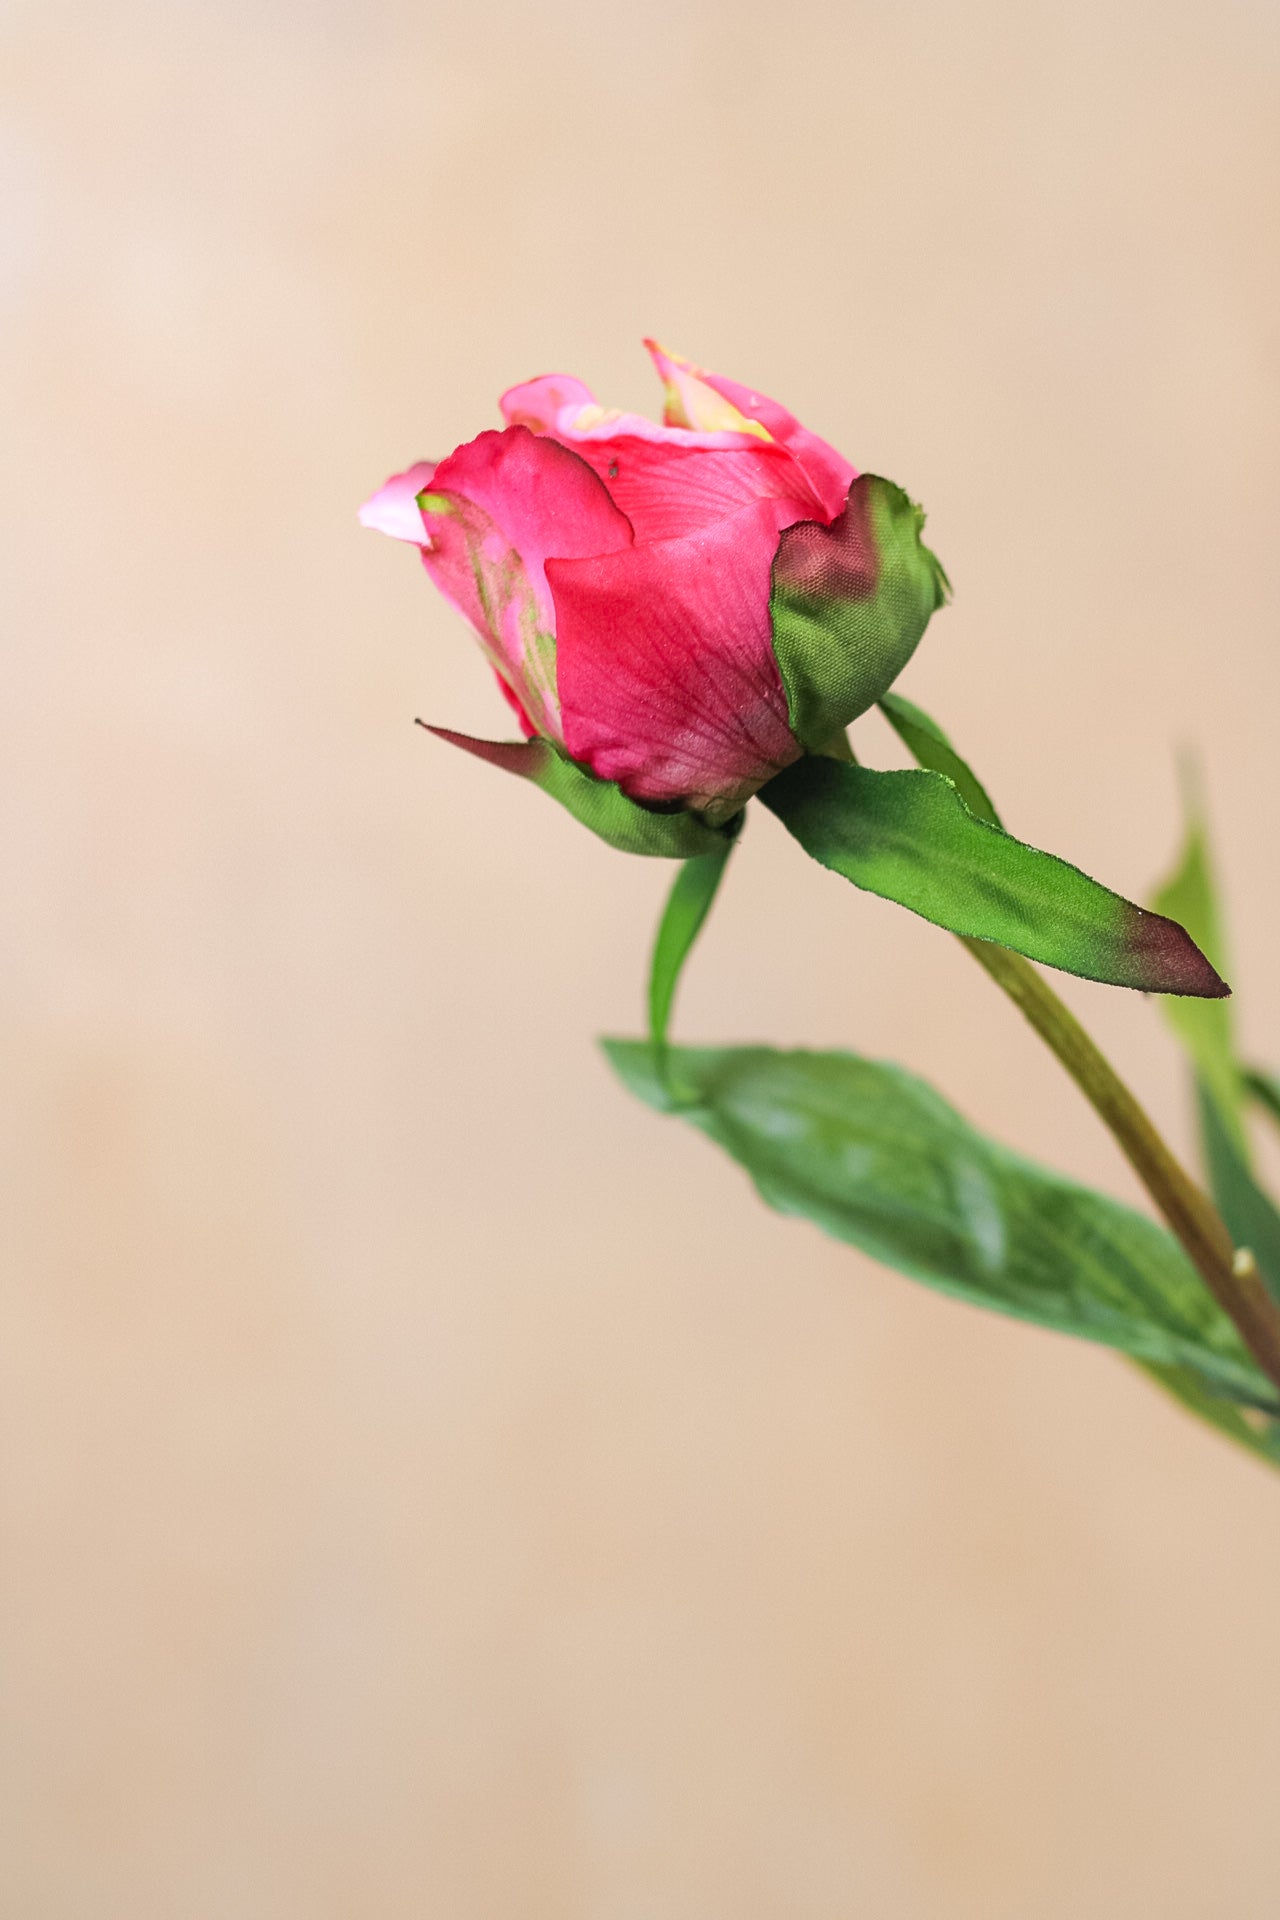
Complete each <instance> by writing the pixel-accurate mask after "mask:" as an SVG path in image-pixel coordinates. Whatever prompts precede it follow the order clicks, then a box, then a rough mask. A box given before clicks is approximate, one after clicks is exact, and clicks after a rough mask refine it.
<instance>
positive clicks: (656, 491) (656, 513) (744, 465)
mask: <svg viewBox="0 0 1280 1920" xmlns="http://www.w3.org/2000/svg"><path fill="white" fill-rule="evenodd" d="M705 437H706V436H694V435H687V436H685V438H686V439H693V438H705ZM736 437H737V436H735V438H736ZM557 438H559V439H561V440H562V442H563V444H564V445H566V446H572V447H573V449H574V451H575V452H576V453H578V454H579V455H580V456H581V457H582V459H584V460H585V461H586V462H587V464H588V465H589V466H590V467H591V468H592V469H593V470H594V471H595V472H596V473H597V474H599V476H600V478H601V480H603V481H604V484H605V485H606V486H607V487H608V489H609V492H610V494H611V495H612V497H613V499H614V501H615V503H616V504H617V505H618V506H619V507H620V508H621V510H622V512H623V513H625V514H626V516H627V518H628V520H630V522H631V524H632V526H633V527H634V528H635V535H636V539H637V541H642V542H647V541H651V540H672V539H677V538H678V537H679V536H680V535H681V534H685V533H693V532H695V531H696V530H697V529H698V528H699V527H709V526H711V525H712V524H713V523H714V522H715V521H717V520H723V519H725V518H726V517H727V516H728V515H729V514H732V513H736V512H737V511H738V510H739V508H741V507H745V506H749V505H750V503H751V502H752V501H753V500H789V501H792V502H794V503H795V506H796V511H797V515H798V517H799V518H801V519H806V520H811V519H815V518H817V519H822V520H825V519H826V518H827V515H826V513H825V511H824V508H823V504H822V502H821V501H820V500H819V499H818V497H817V495H816V494H815V493H814V491H813V489H812V488H811V487H810V485H809V483H808V481H807V479H806V478H805V475H804V473H803V471H802V470H801V468H800V467H799V466H798V465H797V463H796V461H795V460H794V459H793V458H792V457H791V455H790V454H789V453H788V452H787V450H786V448H785V447H775V446H768V445H765V444H764V443H763V442H753V443H751V444H749V445H746V446H735V447H707V446H688V445H682V444H680V443H679V442H676V441H675V439H674V436H672V437H671V438H669V439H668V438H666V437H665V436H664V437H663V438H662V439H658V438H656V437H653V438H650V437H649V436H647V435H646V436H644V437H643V438H642V437H641V436H640V435H639V434H635V433H625V434H622V433H615V434H613V435H611V436H610V437H609V438H607V439H606V438H604V437H603V436H600V437H596V436H594V435H582V436H578V435H574V436H572V437H571V436H569V435H566V434H558V435H557Z"/></svg>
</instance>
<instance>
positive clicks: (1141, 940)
mask: <svg viewBox="0 0 1280 1920" xmlns="http://www.w3.org/2000/svg"><path fill="white" fill-rule="evenodd" d="M760 799H761V800H763V802H764V803H765V805H766V806H767V807H769V808H771V809H772V811H773V812H774V813H776V814H777V815H778V818H779V819H780V820H781V821H782V823H783V825H784V826H785V827H786V828H787V830H788V832H790V833H792V834H793V835H794V836H795V838H796V839H797V840H798V841H799V842H800V844H801V846H802V847H803V848H804V849H805V852H806V853H808V854H810V855H811V856H812V857H813V859H815V860H817V861H819V862H820V863H821V864H822V865H823V866H825V867H830V868H831V869H832V870H833V871H834V872H836V873H839V874H842V875H843V876H844V878H845V879H846V880H851V881H852V882H853V883H854V885H855V886H858V887H863V888H865V889H866V891H867V892H869V893H878V894H881V895H883V896H884V898H886V899H889V900H896V901H897V902H898V903H899V905H900V906H904V907H909V908H910V909H911V911H912V912H913V913H918V914H921V915H922V916H923V918H924V919H926V920H932V921H934V922H935V924H936V925H938V926H942V927H947V928H949V929H950V931H951V932H952V933H960V934H966V935H968V936H969V937H971V938H973V939H978V940H991V941H994V942H995V943H996V944H997V945H998V946H1002V947H1012V948H1013V949H1014V951H1015V952H1017V953H1023V954H1026V955H1027V957H1028V958H1029V959H1031V960H1041V961H1043V962H1044V963H1045V964H1046V965H1047V966H1051V967H1061V968H1062V969H1063V970H1064V971H1065V972H1067V973H1078V974H1082V975H1083V976H1084V977H1085V978H1086V979H1088V980H1105V981H1109V982H1110V983H1111V984H1112V985H1114V986H1121V987H1139V988H1142V989H1144V990H1145V991H1147V992H1156V993H1191V994H1209V995H1217V994H1224V993H1226V992H1227V991H1228V989H1227V987H1226V986H1225V985H1224V983H1223V982H1222V981H1221V980H1220V979H1219V978H1218V975H1217V974H1216V973H1215V972H1214V970H1213V968H1212V967H1211V966H1210V965H1209V963H1208V961H1207V960H1206V959H1205V957H1204V955H1203V954H1202V953H1201V952H1200V950H1199V949H1198V947H1197V946H1196V945H1195V943H1194V941H1192V940H1191V939H1190V937H1189V936H1188V935H1187V934H1186V933H1185V932H1184V931H1183V929H1182V928H1181V927H1180V926H1178V925H1176V924H1175V923H1174V922H1173V921H1172V920H1166V919H1164V918H1162V917H1161V916H1160V915H1159V914H1155V913H1148V912H1146V911H1145V910H1144V909H1143V908H1142V907H1136V906H1134V905H1133V904H1132V903H1131V902H1130V901H1128V900H1123V899H1121V897H1120V895H1119V894H1116V893H1112V892H1111V891H1110V889H1109V888H1107V887H1103V886H1099V884H1098V882H1097V881H1096V880H1090V879H1089V877H1088V875H1087V874H1083V873H1081V872H1080V870H1079V868H1078V867H1072V866H1069V865H1068V864H1067V862H1066V861H1065V860H1059V859H1057V858H1056V857H1055V856H1054V855H1053V854H1049V853H1040V852H1038V851H1037V850H1036V848H1034V847H1028V846H1025V845H1024V844H1023V842H1022V841H1021V840H1015V839H1014V838H1013V837H1012V835H1011V834H1007V833H1003V832H1002V831H1001V830H1000V828H999V827H997V826H993V825H992V824H991V823H990V822H989V821H987V820H983V819H980V818H979V817H978V816H977V815H976V814H975V813H973V812H972V811H971V810H970V808H969V807H967V806H966V805H965V803H964V800H963V799H962V797H961V795H960V791H959V789H958V787H957V785H956V783H955V781H954V780H952V779H950V778H948V777H947V776H946V775H945V774H942V773H935V772H930V771H921V772H914V771H910V772H903V773H877V772H874V771H873V770H872V769H871V768H869V767H862V766H856V765H842V764H841V763H840V762H838V761H836V760H831V759H826V758H823V757H821V756H817V755H806V757H805V758H804V759H802V760H798V761H796V762H795V764H794V765H793V766H790V767H788V768H787V769H786V770H785V771H784V772H782V773H780V774H778V775H777V776H776V777H775V778H774V779H773V780H771V781H770V782H769V783H768V785H767V786H765V787H763V788H762V789H761V791H760Z"/></svg>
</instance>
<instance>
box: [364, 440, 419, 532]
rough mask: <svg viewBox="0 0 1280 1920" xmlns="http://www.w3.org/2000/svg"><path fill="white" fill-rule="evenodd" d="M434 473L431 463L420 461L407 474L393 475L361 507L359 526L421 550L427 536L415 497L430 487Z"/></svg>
mask: <svg viewBox="0 0 1280 1920" xmlns="http://www.w3.org/2000/svg"><path fill="white" fill-rule="evenodd" d="M435 470H436V469H435V463H434V462H433V461H431V460H419V461H418V463H417V465H416V466H413V467H410V468H408V469H407V471H406V472H404V473H397V474H393V475H392V477H391V479H390V480H388V481H387V484H386V486H385V487H379V489H378V491H377V493H375V494H374V495H373V496H372V498H371V499H368V500H366V501H365V503H364V505H363V506H362V507H361V509H360V512H359V515H358V518H359V521H360V524H361V526H362V527H373V528H374V529H375V530H376V531H377V532H378V533H389V534H390V535H391V538H392V539H393V540H412V541H413V543H414V545H415V546H419V547H420V546H421V545H422V543H423V540H424V539H425V538H426V535H425V534H424V532H423V528H422V515H421V513H420V512H419V510H418V498H417V496H418V495H419V494H420V493H421V492H422V490H423V488H424V487H428V486H430V484H431V476H432V475H433V474H434V472H435Z"/></svg>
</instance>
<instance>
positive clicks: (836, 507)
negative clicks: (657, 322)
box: [644, 340, 858, 520]
mask: <svg viewBox="0 0 1280 1920" xmlns="http://www.w3.org/2000/svg"><path fill="white" fill-rule="evenodd" d="M644 344H645V346H646V347H647V348H648V349H649V352H650V354H651V355H652V357H653V363H654V365H655V366H656V367H657V369H658V373H659V375H660V377H661V379H662V381H663V384H664V385H665V386H666V388H667V396H668V398H667V406H668V417H669V418H670V419H672V420H673V421H674V420H677V419H685V418H692V417H694V414H693V413H691V411H690V409H691V407H692V408H693V409H695V410H696V409H697V408H698V407H699V406H700V405H701V404H702V403H701V401H700V398H699V395H698V389H699V387H702V388H710V389H711V391H712V392H714V393H715V394H718V395H719V396H720V399H721V400H722V401H727V402H729V404H730V405H731V406H732V407H733V408H734V409H736V411H737V412H738V413H739V414H740V415H741V416H742V417H743V418H744V419H746V420H749V421H752V422H754V423H758V424H759V425H760V426H762V427H764V428H766V429H767V430H768V432H769V434H770V436H771V438H772V439H774V440H776V441H777V442H778V444H779V445H780V446H783V447H785V448H786V449H787V450H788V452H789V453H791V454H792V455H793V456H794V457H795V459H796V461H797V462H798V464H799V465H800V466H801V467H802V468H803V470H804V472H805V475H806V476H807V478H808V481H809V484H810V486H811V487H812V488H813V490H814V492H815V493H816V494H817V496H818V498H819V499H820V500H821V501H822V505H823V518H824V519H826V520H832V519H834V518H835V516H836V514H838V513H839V512H841V510H842V509H843V507H844V503H845V497H846V495H847V494H848V491H849V488H850V487H851V486H852V485H853V482H854V481H855V480H856V479H857V477H858V470H857V468H856V467H854V466H851V465H850V464H849V462H848V461H847V460H846V459H845V457H844V455H843V454H842V453H837V451H836V449H835V448H834V447H831V446H828V444H827V442H826V441H825V440H822V439H819V437H818V435H817V434H816V433H810V432H809V430H808V428H807V427H802V426H801V424H800V422H799V421H798V420H797V419H796V417H795V415H794V414H792V413H788V412H787V409H786V408H785V407H783V406H779V404H778V402H777V401H776V400H770V399H768V398H767V397H766V396H765V395H764V394H761V393H756V392H754V391H753V390H752V389H751V388H750V387H744V386H740V385H739V383H738V382H737V381H736V380H726V379H724V378H722V376H721V375H720V374H718V373H708V372H707V371H706V370H705V368H703V367H694V366H691V365H690V363H689V362H688V361H687V360H682V359H681V358H680V356H679V355H678V354H673V353H667V352H666V351H665V349H664V348H662V347H660V346H659V345H658V343H657V341H656V340H646V341H645V343H644ZM717 417H720V416H717Z"/></svg>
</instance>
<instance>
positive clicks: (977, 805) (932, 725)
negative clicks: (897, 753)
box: [880, 693, 1001, 827]
mask: <svg viewBox="0 0 1280 1920" xmlns="http://www.w3.org/2000/svg"><path fill="white" fill-rule="evenodd" d="M880 711H881V713H882V714H883V715H884V717H885V719H886V720H887V721H888V722H889V725H890V726H891V727H892V728H893V730H894V732H895V733H896V734H897V736H898V738H899V739H900V740H901V741H902V743H903V745H904V746H905V747H906V748H907V750H908V751H909V752H910V753H911V754H913V755H914V757H915V758H916V759H917V760H918V761H919V762H920V765H921V766H922V767H927V768H928V769H929V770H930V771H931V772H933V773H945V774H946V776H947V778H948V779H949V780H953V781H954V782H955V786H956V791H957V792H958V794H959V795H960V798H961V799H962V800H963V801H964V803H965V805H966V807H968V809H969V811H970V813H972V814H976V815H977V817H978V819H979V820H986V821H988V822H989V823H990V825H991V826H993V827H998V826H1000V825H1001V820H1000V815H999V814H998V813H997V812H996V810H995V807H994V806H993V805H992V803H991V796H990V794H989V793H988V792H987V790H986V788H985V787H984V786H983V784H982V782H981V780H979V778H978V776H977V774H976V773H975V772H974V771H973V768H972V767H971V766H970V765H969V763H968V761H967V760H962V759H961V758H960V755H959V754H958V753H957V752H956V750H955V748H954V747H953V746H952V744H951V742H950V740H948V738H947V736H946V734H945V733H944V732H943V731H942V728H941V727H940V726H939V725H938V723H937V721H936V720H931V719H930V718H929V716H928V714H927V713H926V712H925V711H924V708H923V707H917V706H916V705H915V704H914V703H913V702H912V701H910V700H904V699H903V697H902V695H901V694H900V693H886V694H885V696H884V698H883V700H881V702H880Z"/></svg>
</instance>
